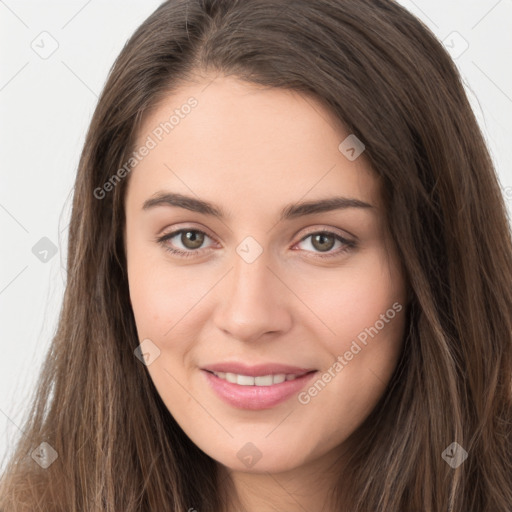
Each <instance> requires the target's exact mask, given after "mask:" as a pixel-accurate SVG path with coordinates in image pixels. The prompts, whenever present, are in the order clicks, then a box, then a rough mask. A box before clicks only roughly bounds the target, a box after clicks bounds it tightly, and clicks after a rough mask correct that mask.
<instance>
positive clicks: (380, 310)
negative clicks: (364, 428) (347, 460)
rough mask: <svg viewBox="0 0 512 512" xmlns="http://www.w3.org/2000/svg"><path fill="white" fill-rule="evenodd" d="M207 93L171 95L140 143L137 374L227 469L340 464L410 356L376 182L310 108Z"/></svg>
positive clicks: (251, 91) (338, 129) (286, 97)
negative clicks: (404, 355) (405, 353)
mask: <svg viewBox="0 0 512 512" xmlns="http://www.w3.org/2000/svg"><path fill="white" fill-rule="evenodd" d="M208 83H209V81H205V82H204V83H200V84H195V85H190V86H187V87H183V88H181V89H180V90H179V92H177V93H175V94H173V95H172V96H171V97H169V98H167V99H166V101H165V102H164V103H162V104H161V105H160V107H159V108H158V109H157V110H155V111H154V112H153V113H152V114H151V115H150V116H149V117H148V118H147V119H146V120H145V122H144V124H143V126H142V128H141V130H140V132H139V136H138V140H137V144H136V148H137V151H138V155H139V157H140V161H139V162H138V163H137V164H136V165H135V167H134V168H133V170H132V171H131V173H130V176H129V187H128V189H127V195H126V231H125V244H126V252H127V262H128V278H129V287H130V298H131V303H132V307H133V311H134V315H135V320H136V324H137V331H138V335H139V342H140V343H141V352H142V353H144V357H142V358H141V360H142V361H144V363H142V362H141V364H146V365H147V370H148V371H149V374H150V376H151V379H152V380H153V382H154V384H155V386H156V389H157V390H158V392H159V394H160V396H161V397H162V400H163V401H164V403H165V404H166V406H167V407H168V409H169V411H170V412H171V414H172V415H173V417H174V418H175V419H176V421H177V422H178V423H179V425H180V426H181V428H182V429H183V430H184V432H185V433H186V434H187V435H188V436H189V437H190V439H191V440H192V441H193V442H194V443H195V444H196V445H197V446H198V447H199V448H201V449H202V450H203V451H204V452H206V453H207V454H208V455H210V456H211V457H212V458H214V459H215V460H217V461H218V462H220V463H221V464H223V465H225V466H227V467H228V468H231V469H233V470H240V471H245V472H247V471H254V472H263V471H265V472H280V471H286V470H291V469H294V468H299V467H302V466H306V465H307V464H311V463H313V462H318V461H320V460H332V459H331V458H332V457H335V456H337V455H338V454H339V453H341V452H340V449H342V447H343V443H344V441H345V440H346V439H347V438H348V437H349V436H350V434H352V433H353V432H354V431H355V429H357V427H358V426H359V425H360V424H361V423H362V422H363V420H364V419H365V418H366V417H367V416H368V414H369V413H370V412H371V411H372V409H373V408H374V407H375V405H376V404H377V402H378V400H379V398H380V397H381V396H382V394H383V392H384V390H385V387H386V385H387V383H388V381H389V379H390V377H391V375H392V372H393V370H394V368H395V366H396V364H397V362H398V358H399V355H400V351H401V348H402V339H403V332H404V312H405V302H404V301H405V298H406V290H405V286H404V281H403V277H402V275H401V273H400V266H399V261H398V259H397V256H396V253H395V249H394V247H393V245H392V243H391V240H390V238H389V237H388V235H387V232H386V227H385V225H384V224H383V218H384V216H383V211H382V206H381V204H380V195H379V189H378V182H377V180H376V178H375V176H374V175H373V174H372V172H371V170H370V167H369V164H368V162H367V161H366V159H365V155H364V152H363V153H362V154H360V155H359V153H360V152H361V150H362V149H363V147H362V146H360V143H358V141H357V140H355V139H353V138H349V139H348V140H346V139H347V137H348V136H349V135H350V133H345V132H344V131H343V127H342V126H341V125H340V124H339V123H338V122H337V121H336V120H335V118H334V117H333V116H332V115H331V114H330V113H329V112H328V111H327V110H326V109H325V108H324V107H322V106H321V105H320V104H319V103H317V102H316V101H315V100H313V99H311V98H309V97H305V96H302V95H299V94H298V93H293V92H290V91H286V90H283V89H271V88H267V89H264V88H262V87H260V86H256V85H254V84H247V83H245V82H241V81H238V80H236V79H234V78H230V77H218V78H217V79H215V80H214V81H213V82H211V83H209V85H208ZM172 116H173V117H172ZM340 144H341V146H340ZM143 147H145V148H146V149H143ZM351 148H352V149H351ZM125 179H126V178H125ZM180 231H181V232H180ZM322 233H323V234H322ZM164 237H165V239H163V240H162V238H164ZM159 240H160V241H159ZM172 250H176V251H183V253H184V254H179V253H173V252H171V251H172ZM212 371H215V372H216V374H214V373H211V372H212ZM306 372H308V373H307V374H306V375H304V374H305V373H306ZM269 375H270V377H269ZM301 375H302V376H301ZM283 381H284V382H283Z"/></svg>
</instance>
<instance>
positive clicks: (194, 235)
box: [180, 230, 204, 249]
mask: <svg viewBox="0 0 512 512" xmlns="http://www.w3.org/2000/svg"><path fill="white" fill-rule="evenodd" d="M180 241H181V243H182V244H183V245H184V247H186V248H187V249H199V247H201V245H203V242H204V233H201V231H194V230H188V231H182V232H181V238H180Z"/></svg>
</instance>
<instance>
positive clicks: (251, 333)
mask: <svg viewBox="0 0 512 512" xmlns="http://www.w3.org/2000/svg"><path fill="white" fill-rule="evenodd" d="M250 244H251V242H250V241H249V242H248V246H245V245H244V244H243V243H242V244H240V246H239V247H237V252H236V254H234V255H233V260H232V271H231V272H230V273H229V275H228V276H226V279H227V281H226V285H225V287H223V289H222V290H221V292H220V296H219V301H218V304H217V312H216V315H215V321H216V324H217V326H218V327H219V328H221V329H222V330H224V331H227V332H229V333H230V334H231V335H232V336H233V337H235V338H238V339H240V340H245V341H249V340H251V339H256V338H258V337H259V336H261V335H262V334H264V333H265V332H275V331H280V330H283V329H286V328H288V327H289V322H290V317H289V312H287V311H286V309H285V308H284V305H283V301H282V300H281V297H280V295H281V294H282V293H284V290H283V289H282V288H283V286H282V283H280V281H279V279H277V278H276V277H275V276H274V275H273V272H272V271H271V270H270V269H269V268H268V266H270V265H271V262H270V261H269V258H268V253H267V252H265V251H260V254H256V253H255V252H254V251H255V249H256V248H255V246H251V245H250ZM244 249H245V250H244ZM247 249H248V250H247Z"/></svg>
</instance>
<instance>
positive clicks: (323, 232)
mask: <svg viewBox="0 0 512 512" xmlns="http://www.w3.org/2000/svg"><path fill="white" fill-rule="evenodd" d="M189 231H190V232H194V233H201V234H203V235H206V236H207V237H208V238H212V237H210V236H209V235H208V234H206V233H205V232H204V231H201V230H199V229H189V228H184V229H179V230H177V231H173V232H172V233H168V234H166V235H163V236H161V237H160V238H157V240H156V242H157V243H159V244H160V245H162V246H163V248H164V249H165V250H166V251H168V252H170V253H172V254H175V255H177V256H179V257H184V258H190V257H192V256H195V255H196V254H197V253H198V252H199V251H200V249H196V250H193V249H190V250H188V251H183V250H181V249H173V248H172V247H169V245H168V244H167V243H166V241H167V240H169V239H172V238H174V237H175V236H176V235H179V234H181V233H187V232H189ZM314 235H329V236H334V238H336V240H339V241H340V242H341V243H342V244H344V247H342V248H341V249H338V250H337V251H334V252H329V253H325V254H322V253H316V254H317V257H318V258H321V259H327V258H334V257H336V256H340V255H341V254H344V253H345V252H348V251H350V250H351V249H354V248H355V247H356V246H357V244H356V242H353V241H351V240H347V239H346V238H343V237H342V236H340V235H338V234H337V233H334V232H333V231H326V230H321V231H313V232H311V233H308V234H307V235H306V236H305V237H303V238H301V240H299V242H298V243H300V242H303V241H304V240H306V239H308V238H309V237H311V236H314ZM306 252H310V251H306Z"/></svg>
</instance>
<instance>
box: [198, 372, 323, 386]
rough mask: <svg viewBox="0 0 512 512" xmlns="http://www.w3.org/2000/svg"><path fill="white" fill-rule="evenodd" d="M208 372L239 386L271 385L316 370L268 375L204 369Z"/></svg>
mask: <svg viewBox="0 0 512 512" xmlns="http://www.w3.org/2000/svg"><path fill="white" fill-rule="evenodd" d="M205 371H207V372H208V373H211V374H213V375H215V376H216V377H218V378H219V379H221V380H225V381H227V382H230V383H231V384H238V385H239V386H273V385H274V384H281V383H282V382H286V381H290V380H295V379H297V378H300V377H302V376H303V375H307V374H308V373H311V372H314V371H316V370H311V371H307V372H303V373H299V374H296V373H288V374H286V373H276V374H269V375H258V376H251V375H243V374H240V373H231V372H214V371H210V370H205Z"/></svg>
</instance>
